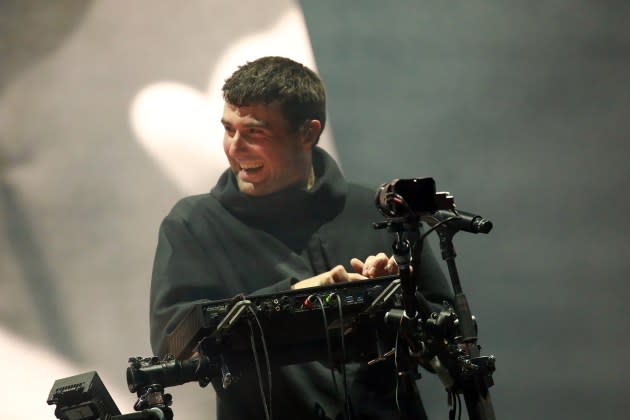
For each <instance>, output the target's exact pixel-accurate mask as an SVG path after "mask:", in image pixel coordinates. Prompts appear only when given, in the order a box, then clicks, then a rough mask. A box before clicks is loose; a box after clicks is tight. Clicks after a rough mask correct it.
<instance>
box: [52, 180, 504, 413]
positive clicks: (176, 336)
mask: <svg viewBox="0 0 630 420" xmlns="http://www.w3.org/2000/svg"><path fill="white" fill-rule="evenodd" d="M375 204H376V207H377V209H378V210H379V211H380V212H381V213H382V214H383V215H384V216H385V217H386V219H385V220H384V221H381V222H378V223H374V228H375V229H387V230H388V231H389V232H391V233H393V234H394V241H393V244H392V250H393V255H394V257H395V259H396V262H397V264H398V268H399V274H398V275H396V276H387V277H381V278H376V279H370V280H365V281H360V282H351V283H344V284H334V285H330V286H321V287H313V288H309V289H298V290H288V291H285V292H281V293H275V294H266V295H249V296H245V295H238V296H236V297H234V298H231V299H223V300H215V301H210V300H206V301H201V302H198V303H196V304H194V305H191V307H190V309H189V312H188V313H187V314H186V315H185V316H184V317H183V319H182V320H181V322H180V324H179V325H178V326H177V327H176V328H175V330H174V331H173V333H172V334H171V335H170V336H169V339H168V352H169V353H170V354H167V355H162V357H149V358H142V357H133V358H130V359H129V367H128V368H127V385H128V387H129V391H130V392H135V393H136V394H137V396H138V400H137V402H136V404H135V406H134V409H135V410H136V411H138V413H132V414H126V415H122V416H118V415H115V414H114V415H113V416H112V414H113V413H118V411H117V408H115V405H114V404H113V401H111V398H109V394H107V397H104V396H103V395H104V394H106V390H105V389H104V387H103V386H102V383H101V382H100V380H98V382H95V383H96V384H97V386H96V387H92V386H86V385H85V384H84V382H87V381H86V380H83V381H77V380H75V379H74V378H67V379H66V380H64V381H66V382H64V383H63V385H61V384H59V385H58V384H57V382H56V383H55V386H54V387H53V391H51V395H50V396H49V400H48V403H49V404H53V403H54V404H57V410H56V411H55V413H56V414H57V417H58V418H60V419H64V420H83V419H98V420H101V419H108V420H109V419H110V418H111V419H119V418H120V419H123V418H138V419H140V418H142V419H144V418H163V419H172V417H173V413H172V410H171V409H170V406H171V403H172V399H171V396H170V395H169V394H165V393H164V388H165V387H171V386H177V385H181V384H184V383H187V382H194V381H196V382H198V383H199V385H200V386H202V387H205V386H207V385H208V384H209V383H210V382H213V384H214V385H215V386H222V387H223V388H226V389H228V388H229V387H230V386H231V385H232V384H233V383H234V382H235V381H237V380H238V379H239V377H240V376H241V375H242V374H243V373H245V372H255V373H256V374H257V377H258V382H259V388H260V394H261V395H260V396H261V399H262V403H263V408H264V411H265V416H266V418H267V419H271V418H272V417H273V415H272V404H271V395H270V394H271V392H270V390H271V382H272V378H271V365H272V364H274V365H288V364H294V363H303V362H308V361H313V360H319V361H323V360H327V362H328V365H329V367H330V368H331V374H332V376H333V380H334V379H335V378H334V372H333V370H334V369H335V368H337V369H338V370H339V371H340V372H341V373H342V376H343V379H344V381H343V389H344V394H345V396H344V397H345V404H346V415H348V413H349V407H350V401H349V399H348V396H347V388H346V385H345V383H346V378H345V364H346V363H348V362H350V361H360V362H367V363H368V364H374V363H381V362H383V361H385V360H388V359H393V361H394V364H395V366H396V373H397V378H398V383H397V390H396V395H397V403H398V407H399V410H400V414H401V419H403V420H412V419H414V420H416V419H423V418H425V417H424V409H423V408H422V401H421V400H420V396H419V394H418V391H417V388H416V380H417V379H419V378H420V369H419V368H420V367H422V368H424V369H426V370H428V371H429V372H432V373H435V374H437V375H438V377H439V378H440V379H441V381H442V383H443V384H444V386H445V388H446V391H447V393H448V397H449V407H450V412H449V418H450V419H451V420H454V419H455V417H456V415H457V414H458V413H459V415H460V416H461V414H462V406H461V402H460V396H463V397H464V401H465V404H466V408H467V411H468V417H469V419H470V420H493V419H494V418H495V416H494V410H493V407H492V402H491V400H490V393H489V388H490V387H491V386H492V385H493V379H492V374H493V372H494V370H495V358H494V356H481V354H480V348H481V347H480V346H479V344H478V339H477V325H476V322H475V319H474V317H473V316H472V314H471V312H470V308H469V305H468V301H467V299H466V296H465V294H464V293H463V290H462V287H461V282H460V279H459V275H458V273H457V267H456V265H455V256H456V254H455V250H454V247H453V243H452V239H453V236H454V235H455V234H456V233H457V232H459V231H465V232H470V233H489V232H490V230H491V229H492V223H491V222H490V221H489V220H487V219H485V218H483V217H481V216H479V215H476V214H473V213H467V212H463V211H460V210H458V209H456V208H455V204H454V199H453V197H452V196H451V195H450V194H449V193H443V192H440V193H438V192H436V190H435V181H434V180H433V179H432V178H414V179H396V180H393V181H392V182H389V183H387V184H383V185H381V186H380V187H379V188H378V190H377V192H376V197H375ZM422 224H425V225H426V226H427V229H426V230H423V229H422ZM434 231H435V232H436V233H437V234H438V236H439V241H440V248H441V254H442V258H443V260H444V261H445V262H446V264H447V266H448V272H449V276H450V280H451V284H452V289H453V292H454V296H453V299H452V301H449V302H443V303H442V305H439V304H436V303H435V302H434V303H430V302H428V301H427V300H426V299H425V298H424V296H423V295H422V294H421V293H420V292H419V290H421V287H420V286H421V285H422V281H423V279H422V278H418V277H419V275H418V273H421V270H420V268H421V264H422V260H421V257H420V256H421V253H422V252H421V251H422V246H423V241H424V239H425V238H426V236H427V235H429V234H430V233H432V232H434ZM261 360H262V362H261ZM263 367H266V379H267V384H266V386H265V383H264V378H263V376H264V375H263V369H262V368H263ZM93 374H94V375H96V373H95V372H93ZM97 377H98V376H97V375H96V378H97ZM58 382H59V381H58ZM79 383H80V385H78V384H79ZM99 384H100V385H99ZM83 389H88V390H91V391H89V392H86V391H79V390H83ZM112 406H113V408H112ZM114 409H115V411H114ZM72 410H74V411H72ZM64 413H71V414H72V415H74V413H78V414H76V415H75V416H74V417H71V416H70V414H68V415H66V417H60V416H61V415H64ZM84 413H85V414H84ZM90 415H92V417H89V416H90ZM107 416H110V417H107ZM127 416H145V417H127ZM149 416H162V417H149Z"/></svg>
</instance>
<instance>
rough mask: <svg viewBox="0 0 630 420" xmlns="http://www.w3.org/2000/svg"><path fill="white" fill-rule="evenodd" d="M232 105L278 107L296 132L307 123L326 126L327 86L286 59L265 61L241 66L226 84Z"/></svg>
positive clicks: (226, 92) (268, 58)
mask: <svg viewBox="0 0 630 420" xmlns="http://www.w3.org/2000/svg"><path fill="white" fill-rule="evenodd" d="M223 99H225V101H226V102H228V103H229V104H231V105H235V106H239V107H240V106H247V105H253V104H260V103H263V104H270V103H278V104H279V105H280V109H281V110H282V113H283V114H284V116H285V118H286V119H287V121H288V123H289V127H290V128H291V129H292V130H295V131H297V130H298V129H299V128H300V127H302V125H303V124H304V123H305V122H306V121H307V120H319V121H320V122H321V124H322V130H323V129H324V125H325V124H326V92H325V90H324V83H323V82H322V80H321V79H320V78H319V76H318V75H317V74H315V72H314V71H313V70H311V69H309V68H308V67H306V66H304V65H302V64H300V63H298V62H296V61H293V60H291V59H289V58H285V57H262V58H259V59H257V60H254V61H249V62H247V63H246V64H245V65H242V66H240V67H239V68H238V69H237V70H236V71H235V72H234V73H233V74H232V75H231V76H230V77H229V78H228V79H227V80H226V81H225V83H224V84H223Z"/></svg>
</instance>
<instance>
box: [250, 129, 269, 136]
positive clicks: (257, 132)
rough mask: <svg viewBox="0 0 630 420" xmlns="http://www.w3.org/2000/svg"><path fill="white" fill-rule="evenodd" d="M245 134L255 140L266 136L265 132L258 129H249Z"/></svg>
mask: <svg viewBox="0 0 630 420" xmlns="http://www.w3.org/2000/svg"><path fill="white" fill-rule="evenodd" d="M247 134H248V135H249V136H251V137H255V138H262V137H265V136H266V132H265V130H262V129H260V128H250V129H248V130H247Z"/></svg>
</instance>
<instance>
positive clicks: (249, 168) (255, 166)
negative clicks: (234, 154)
mask: <svg viewBox="0 0 630 420" xmlns="http://www.w3.org/2000/svg"><path fill="white" fill-rule="evenodd" d="M239 166H240V168H241V170H242V171H245V172H248V173H249V172H256V171H258V170H259V169H261V168H262V167H263V162H262V161H251V162H239Z"/></svg>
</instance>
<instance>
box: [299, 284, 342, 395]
mask: <svg viewBox="0 0 630 420" xmlns="http://www.w3.org/2000/svg"><path fill="white" fill-rule="evenodd" d="M313 297H314V298H316V299H317V301H318V302H319V307H320V309H321V311H322V318H323V320H324V335H325V336H326V346H327V347H328V364H329V365H330V377H331V379H332V382H333V385H334V387H335V394H336V395H338V394H339V387H338V386H337V378H336V377H335V361H334V358H333V352H332V344H331V341H330V331H328V319H327V317H326V309H325V308H324V301H323V300H322V298H321V297H320V296H319V295H310V296H309V297H307V298H306V300H307V301H309V302H312V300H311V298H313Z"/></svg>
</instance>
